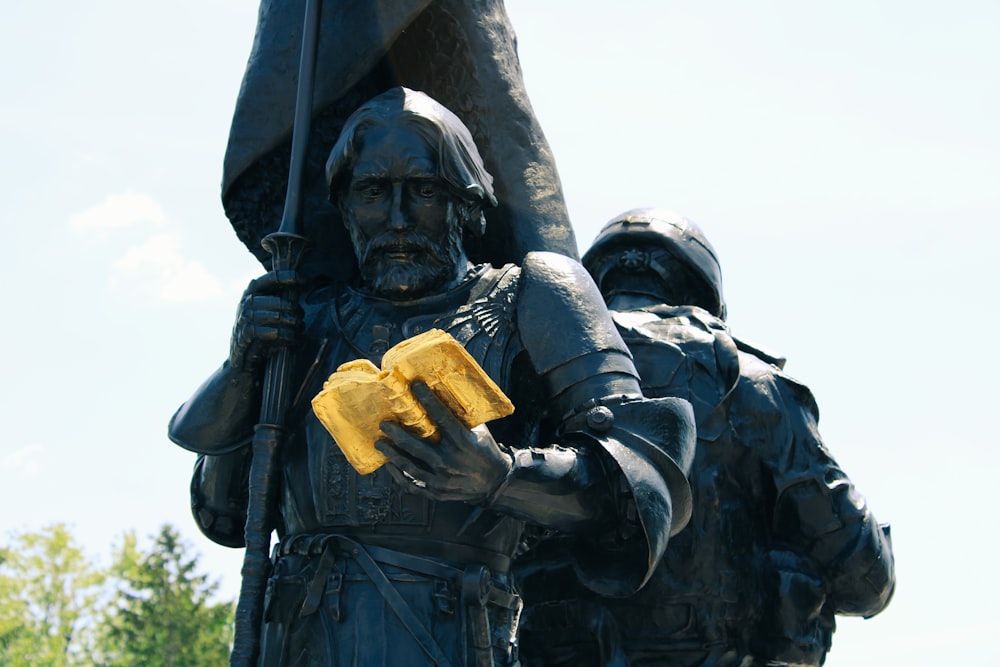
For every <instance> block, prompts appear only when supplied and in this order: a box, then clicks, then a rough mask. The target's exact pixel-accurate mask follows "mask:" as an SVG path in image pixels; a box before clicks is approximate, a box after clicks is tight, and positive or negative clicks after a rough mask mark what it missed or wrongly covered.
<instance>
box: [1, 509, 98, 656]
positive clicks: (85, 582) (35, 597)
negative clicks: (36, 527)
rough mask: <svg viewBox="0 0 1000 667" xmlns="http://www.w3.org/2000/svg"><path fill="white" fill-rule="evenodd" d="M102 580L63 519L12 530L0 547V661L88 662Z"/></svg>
mask: <svg viewBox="0 0 1000 667" xmlns="http://www.w3.org/2000/svg"><path fill="white" fill-rule="evenodd" d="M103 583H104V573H103V572H101V571H100V570H99V569H98V568H97V567H96V566H95V565H94V564H93V563H92V562H91V561H90V560H89V559H88V558H87V557H86V556H85V554H84V552H83V550H82V549H81V548H80V547H79V546H77V545H76V544H75V542H74V540H73V537H72V536H71V535H70V532H69V529H68V528H67V527H66V526H65V525H64V524H54V525H52V526H49V527H47V528H44V529H43V530H42V531H41V532H39V533H21V534H17V535H15V536H13V538H12V540H11V543H10V546H8V547H3V548H0V664H2V665H5V666H6V667H37V666H40V665H44V666H46V667H75V666H76V665H91V664H92V662H91V661H90V659H89V655H90V652H91V650H92V638H93V629H94V619H95V615H94V611H95V609H96V608H97V607H98V603H99V600H100V598H101V593H102V584H103Z"/></svg>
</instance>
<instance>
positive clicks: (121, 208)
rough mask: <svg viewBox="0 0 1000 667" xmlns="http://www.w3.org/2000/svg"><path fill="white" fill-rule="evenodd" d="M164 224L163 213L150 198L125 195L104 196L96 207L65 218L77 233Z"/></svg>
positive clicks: (139, 195)
mask: <svg viewBox="0 0 1000 667" xmlns="http://www.w3.org/2000/svg"><path fill="white" fill-rule="evenodd" d="M166 221H167V215H166V213H164V212H163V208H162V207H161V206H160V205H159V204H158V203H156V201H155V200H154V199H153V198H152V197H150V196H149V195H143V194H137V193H134V192H128V193H125V194H120V195H108V196H107V197H106V198H105V199H104V201H103V202H101V203H100V204H98V205H97V206H93V207H91V208H88V209H87V210H85V211H82V212H80V213H77V214H76V215H74V216H72V217H71V218H70V219H69V226H70V227H72V228H73V229H76V230H80V231H90V230H94V231H106V230H111V229H123V228H125V227H131V226H133V225H137V224H141V223H151V224H153V225H157V226H159V225H163V224H165V223H166Z"/></svg>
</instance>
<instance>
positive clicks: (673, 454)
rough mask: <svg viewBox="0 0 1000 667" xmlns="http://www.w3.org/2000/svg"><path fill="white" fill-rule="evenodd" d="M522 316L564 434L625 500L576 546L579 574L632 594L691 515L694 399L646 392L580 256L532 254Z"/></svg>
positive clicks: (526, 340) (610, 591)
mask: <svg viewBox="0 0 1000 667" xmlns="http://www.w3.org/2000/svg"><path fill="white" fill-rule="evenodd" d="M518 324H519V330H520V336H521V340H522V345H523V346H524V349H525V350H526V352H527V353H528V355H529V357H530V359H531V362H532V365H533V366H534V368H535V370H536V372H537V373H538V374H539V375H540V376H541V377H542V379H543V381H544V383H545V385H546V387H547V389H548V394H549V396H551V397H552V398H551V401H552V405H551V410H550V412H551V413H552V415H554V416H555V419H556V421H558V422H559V423H560V426H559V428H558V434H559V440H560V442H561V443H562V444H565V445H567V446H571V447H577V448H579V449H580V450H581V451H583V452H588V453H589V454H590V455H591V456H593V457H594V458H595V459H597V460H599V461H600V462H601V464H602V465H603V467H604V469H605V471H606V473H605V474H606V476H607V479H608V481H609V484H610V486H611V488H612V491H611V492H612V494H613V495H614V496H615V497H616V498H617V500H618V520H617V521H616V524H615V530H613V531H610V532H611V533H613V535H612V534H608V533H605V534H603V535H595V536H592V537H593V540H592V541H591V543H590V544H588V545H586V547H585V548H579V549H577V550H576V566H577V570H578V576H579V577H580V579H581V581H583V582H584V583H585V584H586V585H587V586H588V587H590V588H591V589H592V590H594V591H595V592H598V593H601V594H605V595H624V594H628V593H630V592H632V591H634V590H636V589H637V588H639V587H641V586H642V584H644V583H645V581H646V580H647V579H648V577H649V575H650V574H651V573H652V570H653V569H654V568H655V566H656V564H657V563H658V562H659V559H660V556H661V555H662V553H663V551H664V549H665V548H666V544H667V541H668V539H669V536H670V535H671V534H673V533H675V532H677V531H678V530H680V528H682V527H683V526H684V524H685V523H686V522H687V520H688V518H689V517H690V512H691V497H690V488H689V486H688V483H687V479H686V473H687V471H688V470H689V468H690V463H691V459H692V456H693V451H694V417H693V414H692V411H691V406H690V404H689V403H688V402H687V401H684V400H682V399H677V398H667V399H658V400H649V399H645V398H643V396H642V393H641V391H640V389H639V381H638V373H637V372H636V370H635V366H634V365H633V363H632V359H631V354H630V352H629V350H628V348H627V347H626V346H625V343H624V342H623V341H622V338H621V336H620V335H619V333H618V331H617V329H616V328H615V325H614V323H613V322H612V320H611V316H610V314H609V313H608V311H607V309H606V307H605V305H604V301H603V299H602V298H601V296H600V293H599V292H598V291H597V287H596V286H595V285H594V283H593V281H592V280H591V278H590V276H589V275H588V274H587V273H586V271H585V270H584V269H583V267H582V266H581V265H580V264H579V263H577V262H575V261H573V260H570V259H568V258H565V257H562V256H559V255H553V254H551V253H529V254H528V255H527V257H526V258H525V261H524V265H523V283H522V288H521V292H520V294H519V296H518ZM609 552H612V553H613V555H612V556H610V557H609ZM609 570H615V572H610V571H609Z"/></svg>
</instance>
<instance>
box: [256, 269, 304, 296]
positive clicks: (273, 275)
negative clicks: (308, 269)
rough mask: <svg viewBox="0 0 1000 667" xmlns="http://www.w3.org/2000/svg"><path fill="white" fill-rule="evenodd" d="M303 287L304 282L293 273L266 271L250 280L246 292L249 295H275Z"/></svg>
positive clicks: (287, 271)
mask: <svg viewBox="0 0 1000 667" xmlns="http://www.w3.org/2000/svg"><path fill="white" fill-rule="evenodd" d="M303 285H304V280H303V279H302V277H301V276H300V275H299V274H298V273H296V272H295V271H291V270H286V271H268V272H267V273H265V274H264V275H262V276H260V277H258V278H254V279H253V280H251V281H250V284H249V285H247V289H246V291H247V292H248V293H251V294H275V293H277V292H280V291H281V290H285V289H290V288H292V289H294V288H299V287H302V286H303Z"/></svg>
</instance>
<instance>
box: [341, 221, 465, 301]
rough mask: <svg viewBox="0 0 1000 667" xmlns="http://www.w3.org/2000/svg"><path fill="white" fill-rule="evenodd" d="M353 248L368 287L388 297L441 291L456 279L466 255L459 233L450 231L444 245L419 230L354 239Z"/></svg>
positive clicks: (424, 294)
mask: <svg viewBox="0 0 1000 667" xmlns="http://www.w3.org/2000/svg"><path fill="white" fill-rule="evenodd" d="M352 236H354V235H353V234H352ZM354 247H355V248H356V249H358V263H359V265H360V267H361V279H362V281H363V282H364V284H365V286H367V287H368V288H369V289H371V291H372V292H373V293H374V294H376V295H377V296H380V297H384V298H388V299H403V298H405V299H415V298H419V297H423V296H427V295H428V294H432V293H434V292H436V291H438V290H440V289H441V288H443V287H445V286H446V285H448V284H449V283H450V282H452V281H453V280H454V279H455V278H457V274H458V265H459V263H460V262H461V261H463V259H464V257H465V253H464V252H463V250H462V241H461V237H460V235H459V234H458V233H457V232H450V233H449V234H448V236H447V238H446V239H445V243H444V245H443V247H442V246H441V245H439V244H436V243H434V242H433V241H431V240H430V239H429V238H427V237H426V236H424V235H423V234H421V233H420V232H417V231H410V232H405V233H402V234H397V233H394V232H383V233H382V234H379V235H378V236H376V237H375V238H373V239H371V240H369V241H367V242H366V241H364V240H361V239H358V238H355V239H354Z"/></svg>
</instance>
